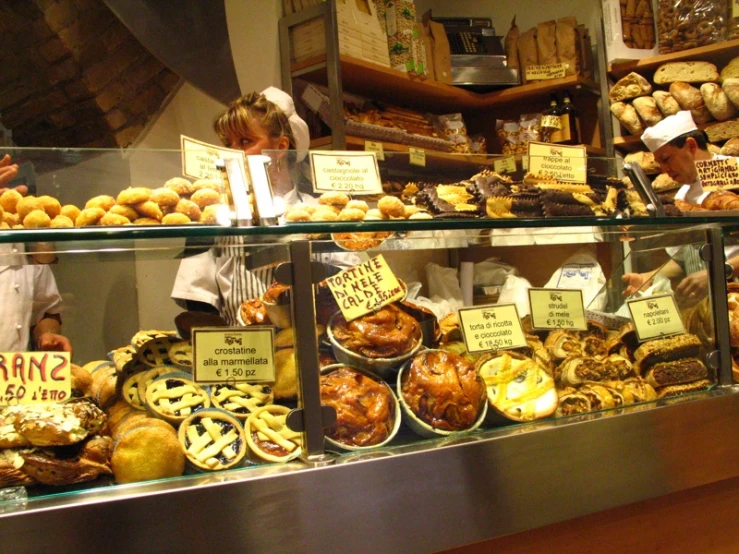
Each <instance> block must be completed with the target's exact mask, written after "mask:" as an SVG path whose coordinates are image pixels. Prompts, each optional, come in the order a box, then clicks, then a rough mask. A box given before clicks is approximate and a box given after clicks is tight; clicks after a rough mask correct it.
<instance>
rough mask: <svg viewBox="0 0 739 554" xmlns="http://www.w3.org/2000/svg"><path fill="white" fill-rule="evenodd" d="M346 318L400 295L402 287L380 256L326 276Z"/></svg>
mask: <svg viewBox="0 0 739 554" xmlns="http://www.w3.org/2000/svg"><path fill="white" fill-rule="evenodd" d="M326 282H327V283H328V288H329V290H330V291H331V294H333V295H334V298H335V299H336V302H337V303H338V304H339V309H340V310H341V313H342V314H343V315H344V318H345V319H346V320H347V321H351V320H352V319H356V318H358V317H361V316H363V315H365V314H368V313H370V312H373V311H375V310H379V309H380V308H381V307H383V306H385V305H387V304H390V303H392V302H395V301H396V300H400V299H401V298H403V294H404V292H403V287H402V286H401V285H400V282H399V281H398V279H397V278H396V277H395V274H393V271H392V270H391V269H390V266H388V265H387V262H386V261H385V258H383V257H382V255H379V256H377V257H375V258H372V259H371V260H369V261H367V262H364V263H363V264H360V265H356V266H354V267H350V268H349V269H345V270H344V271H342V272H340V273H337V274H336V275H334V276H333V277H328V278H327V279H326Z"/></svg>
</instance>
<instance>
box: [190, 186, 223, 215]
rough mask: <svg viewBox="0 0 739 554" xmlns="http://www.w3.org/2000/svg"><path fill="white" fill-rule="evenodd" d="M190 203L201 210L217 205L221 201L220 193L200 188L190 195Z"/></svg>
mask: <svg viewBox="0 0 739 554" xmlns="http://www.w3.org/2000/svg"><path fill="white" fill-rule="evenodd" d="M190 201H191V202H195V203H196V204H197V205H198V207H199V208H200V209H201V210H202V209H203V208H205V207H206V206H210V205H211V204H218V203H219V202H220V201H221V193H219V192H216V191H214V190H213V189H209V188H202V189H200V190H196V191H195V192H193V193H192V196H191V197H190Z"/></svg>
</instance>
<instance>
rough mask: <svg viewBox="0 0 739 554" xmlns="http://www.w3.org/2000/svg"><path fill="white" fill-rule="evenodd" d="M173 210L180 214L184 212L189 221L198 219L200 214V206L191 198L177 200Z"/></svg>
mask: <svg viewBox="0 0 739 554" xmlns="http://www.w3.org/2000/svg"><path fill="white" fill-rule="evenodd" d="M174 211H175V212H177V213H180V214H185V215H186V216H187V217H189V218H190V221H200V216H201V215H202V212H201V211H200V206H198V205H197V204H196V203H195V202H193V201H192V200H186V199H184V198H183V199H182V200H180V201H179V202H177V207H176V208H175V209H174Z"/></svg>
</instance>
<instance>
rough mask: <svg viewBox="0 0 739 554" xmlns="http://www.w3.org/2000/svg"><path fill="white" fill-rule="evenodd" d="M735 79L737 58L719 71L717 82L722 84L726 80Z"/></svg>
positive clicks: (737, 70)
mask: <svg viewBox="0 0 739 554" xmlns="http://www.w3.org/2000/svg"><path fill="white" fill-rule="evenodd" d="M737 77H739V56H737V57H736V58H734V59H732V60H731V61H730V62H729V63H727V64H726V66H725V67H724V68H723V69H722V70H721V75H719V80H720V81H721V82H722V83H723V82H724V81H725V80H726V79H736V78H737Z"/></svg>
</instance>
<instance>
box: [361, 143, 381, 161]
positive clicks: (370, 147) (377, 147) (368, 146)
mask: <svg viewBox="0 0 739 554" xmlns="http://www.w3.org/2000/svg"><path fill="white" fill-rule="evenodd" d="M364 150H365V152H374V153H375V154H376V155H377V159H378V160H380V161H382V162H384V161H385V149H384V148H383V146H382V143H381V142H375V141H372V140H365V141H364Z"/></svg>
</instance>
